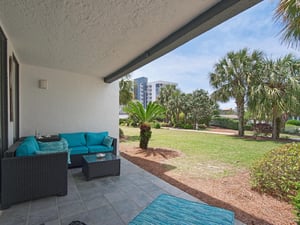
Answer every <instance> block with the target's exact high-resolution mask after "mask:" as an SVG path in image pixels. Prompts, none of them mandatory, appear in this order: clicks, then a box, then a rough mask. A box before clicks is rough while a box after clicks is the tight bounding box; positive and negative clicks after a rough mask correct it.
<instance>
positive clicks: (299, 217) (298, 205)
mask: <svg viewBox="0 0 300 225" xmlns="http://www.w3.org/2000/svg"><path fill="white" fill-rule="evenodd" d="M297 190H298V192H297V195H296V196H295V197H293V198H292V203H293V205H294V207H295V211H294V212H295V216H296V222H297V224H298V225H300V182H298V183H297Z"/></svg>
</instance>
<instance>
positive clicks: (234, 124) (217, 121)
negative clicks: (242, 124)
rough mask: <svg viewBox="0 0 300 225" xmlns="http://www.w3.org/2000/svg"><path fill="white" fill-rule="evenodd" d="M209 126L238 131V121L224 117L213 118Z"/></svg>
mask: <svg viewBox="0 0 300 225" xmlns="http://www.w3.org/2000/svg"><path fill="white" fill-rule="evenodd" d="M210 125H211V126H217V127H222V128H227V129H233V130H238V127H239V121H238V120H234V119H230V118H225V117H215V118H213V119H212V120H211V121H210Z"/></svg>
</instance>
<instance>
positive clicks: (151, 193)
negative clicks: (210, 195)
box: [0, 158, 242, 225]
mask: <svg viewBox="0 0 300 225" xmlns="http://www.w3.org/2000/svg"><path fill="white" fill-rule="evenodd" d="M162 193H166V194H171V195H175V196H178V197H182V198H185V199H188V200H193V201H199V200H198V199H196V198H194V197H193V196H191V195H189V194H187V193H185V192H183V191H181V190H180V189H178V188H176V187H174V186H172V185H170V184H168V183H167V182H165V181H163V180H161V179H159V178H158V177H156V176H154V175H152V174H150V173H148V172H146V171H145V170H143V169H141V168H140V167H138V166H136V165H134V164H132V163H131V162H129V161H127V160H126V159H124V158H121V175H120V176H116V177H105V178H98V179H93V180H91V181H86V180H85V178H84V176H83V174H82V172H81V168H77V169H71V170H69V173H68V195H66V196H63V197H49V198H44V199H39V200H35V201H31V202H25V203H21V204H18V205H14V206H12V207H11V208H9V209H7V210H4V211H0V224H1V225H41V224H45V225H68V224H70V223H71V222H72V221H75V220H80V221H82V222H84V223H86V224H87V225H100V224H102V225H124V224H127V223H128V222H129V221H130V220H132V219H133V218H134V217H135V216H136V215H137V214H138V213H139V212H140V211H142V210H143V209H144V208H145V207H146V206H147V205H148V204H149V203H150V202H151V201H153V200H154V199H155V198H156V197H157V196H158V195H160V194H162ZM236 224H238V225H240V224H242V223H241V222H239V221H237V220H236Z"/></svg>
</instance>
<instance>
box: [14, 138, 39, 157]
mask: <svg viewBox="0 0 300 225" xmlns="http://www.w3.org/2000/svg"><path fill="white" fill-rule="evenodd" d="M35 151H36V146H35V145H34V142H33V141H31V140H27V141H24V142H22V143H21V144H20V145H19V146H18V148H17V150H16V156H31V155H35Z"/></svg>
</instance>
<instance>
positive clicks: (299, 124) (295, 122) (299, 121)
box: [286, 120, 300, 126]
mask: <svg viewBox="0 0 300 225" xmlns="http://www.w3.org/2000/svg"><path fill="white" fill-rule="evenodd" d="M286 124H291V125H295V126H300V120H288V121H286Z"/></svg>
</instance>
